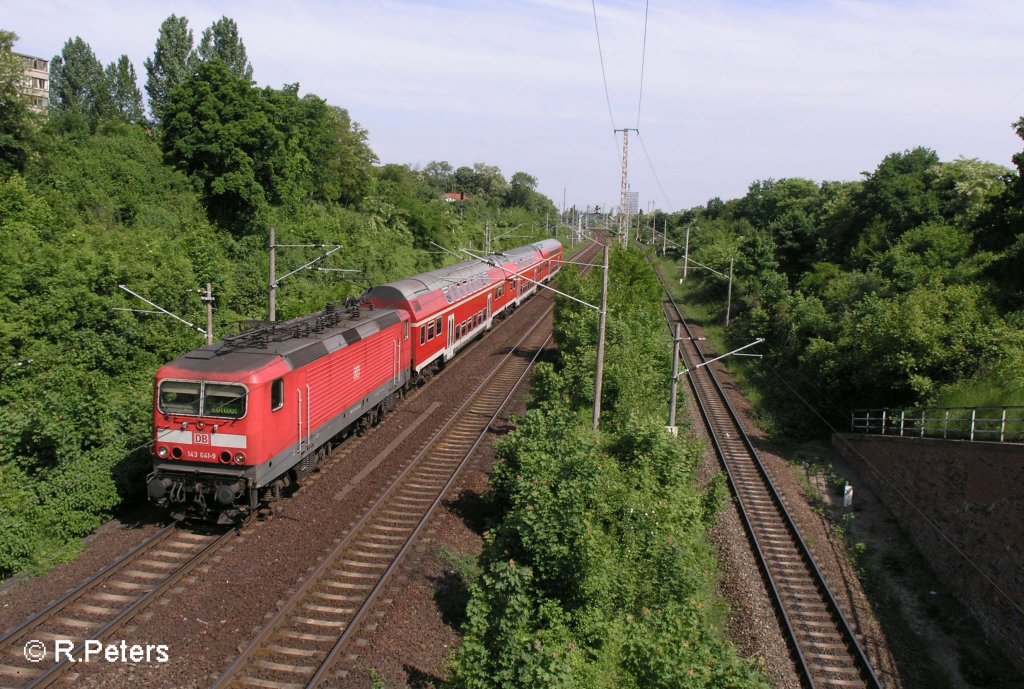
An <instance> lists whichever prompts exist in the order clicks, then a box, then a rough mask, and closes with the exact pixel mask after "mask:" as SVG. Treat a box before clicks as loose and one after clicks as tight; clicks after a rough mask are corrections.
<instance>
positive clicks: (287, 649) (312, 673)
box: [214, 307, 551, 689]
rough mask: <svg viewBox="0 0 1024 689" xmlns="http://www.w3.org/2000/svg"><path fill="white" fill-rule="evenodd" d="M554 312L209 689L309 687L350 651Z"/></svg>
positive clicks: (543, 338) (529, 362) (521, 374)
mask: <svg viewBox="0 0 1024 689" xmlns="http://www.w3.org/2000/svg"><path fill="white" fill-rule="evenodd" d="M550 312H551V308H550V307H549V308H548V309H546V310H545V312H544V315H543V316H542V317H541V318H540V319H538V321H537V322H536V323H535V324H534V325H533V327H532V328H531V329H530V330H529V331H528V332H527V333H526V334H525V335H524V336H523V338H522V339H521V340H520V342H519V344H518V345H516V347H514V348H513V349H512V351H510V352H509V353H508V354H507V355H506V356H505V357H504V358H503V359H502V361H501V362H500V363H499V364H498V365H497V366H496V367H495V368H494V370H493V371H492V373H491V374H490V375H489V376H488V377H487V378H486V379H485V380H484V381H483V382H482V383H480V385H479V386H478V387H477V389H476V390H475V391H474V392H473V393H472V394H470V395H469V396H468V398H467V400H466V402H465V403H463V405H462V407H460V408H459V410H458V411H456V413H455V414H454V415H452V416H451V418H450V419H449V421H448V422H447V423H446V424H445V425H444V426H443V427H441V428H440V429H438V431H437V432H436V433H435V434H434V436H433V438H432V439H431V440H430V441H429V442H428V443H427V444H426V446H425V447H424V448H423V449H422V450H421V451H420V452H419V453H418V455H417V456H416V458H415V459H414V460H413V461H412V462H411V463H410V464H409V465H408V467H407V468H406V469H405V470H404V471H403V472H402V473H401V474H400V475H399V477H398V478H397V479H396V480H395V482H394V483H393V484H392V486H391V487H390V488H389V489H388V490H387V491H386V492H385V493H384V494H383V495H382V496H381V497H380V498H379V499H378V500H377V501H376V503H374V504H373V505H372V506H371V507H370V508H369V509H368V510H367V512H366V513H365V514H364V516H363V517H362V518H361V519H360V520H359V522H358V523H356V524H355V525H354V526H353V527H352V529H350V530H349V532H348V535H347V536H346V537H345V538H344V539H341V540H339V541H338V542H337V543H336V545H335V547H334V548H333V549H332V550H331V552H330V553H328V554H327V555H326V556H325V557H323V558H322V560H321V561H320V564H319V565H318V566H317V567H316V568H315V569H314V570H313V572H312V573H311V574H310V575H309V576H308V577H307V578H306V580H305V582H304V583H303V584H302V585H301V586H300V587H299V588H298V589H297V590H296V591H295V592H294V594H293V595H292V596H291V597H290V598H289V599H288V600H287V601H286V602H285V603H284V605H283V606H281V607H280V609H279V610H278V612H277V613H276V614H275V615H274V617H273V618H272V619H271V620H270V621H269V622H268V623H267V624H266V625H265V626H264V628H263V629H262V630H261V631H260V633H259V634H258V635H257V636H256V637H255V638H254V639H253V640H252V641H251V642H250V643H249V645H248V646H247V647H246V648H245V649H244V650H243V651H242V653H241V654H240V655H239V656H238V657H237V658H236V659H235V661H234V662H233V663H232V664H231V666H230V667H228V669H227V670H226V671H225V672H224V673H223V675H221V677H220V678H219V679H218V680H217V682H216V684H215V685H214V687H215V689H223V688H225V687H282V688H284V689H301V688H302V687H313V686H316V685H317V684H318V683H319V682H320V681H321V680H322V679H325V678H326V676H327V674H328V673H329V672H331V671H332V668H333V667H334V665H335V664H336V661H338V660H339V659H341V658H343V657H346V655H345V654H346V651H347V648H348V644H349V642H350V641H351V640H352V638H353V636H354V633H355V631H356V630H357V629H358V627H359V624H360V622H361V621H362V620H363V618H364V617H365V616H366V615H367V613H368V611H369V610H370V608H371V606H372V605H373V603H374V601H375V600H376V599H377V598H378V597H379V595H380V594H381V592H382V591H383V590H384V589H385V587H386V585H387V583H388V581H389V579H390V578H391V576H392V575H393V574H394V573H395V571H396V570H397V569H398V567H399V565H400V564H401V562H402V560H403V559H404V557H405V556H406V554H407V553H408V552H409V550H410V549H411V547H412V545H413V543H414V542H415V541H416V538H417V536H418V535H419V533H420V532H421V531H422V530H423V528H424V526H425V525H426V523H427V521H428V520H429V519H430V517H431V515H432V514H433V513H434V511H435V510H436V509H437V507H438V506H439V505H440V504H441V501H442V499H443V498H444V496H445V494H446V493H447V491H448V489H449V488H450V487H451V486H452V485H454V483H455V482H456V480H457V479H458V477H459V474H460V472H461V470H462V468H463V467H464V466H466V464H467V463H468V462H469V460H470V458H471V457H472V456H473V454H474V452H475V450H476V448H477V447H478V445H479V444H480V443H481V442H482V440H483V439H484V437H485V436H486V434H487V432H488V430H489V428H490V426H491V424H492V423H493V421H494V420H495V419H496V418H497V417H498V415H499V414H500V412H501V410H502V408H503V407H504V406H505V403H506V402H507V401H508V399H509V398H510V397H511V395H512V393H513V392H514V391H515V389H516V388H517V387H518V385H519V384H520V382H522V380H523V379H524V378H525V376H526V375H527V373H528V372H529V370H530V368H531V367H532V366H533V363H534V361H535V360H536V357H537V356H539V354H540V352H541V351H542V350H543V348H544V346H545V345H546V343H547V342H548V340H549V339H550V335H549V334H548V332H547V329H546V328H542V327H541V325H542V323H545V322H546V321H547V317H548V315H549V314H550ZM527 353H528V354H529V356H526V355H525V354H527ZM348 659H349V660H352V659H354V657H349V658H348Z"/></svg>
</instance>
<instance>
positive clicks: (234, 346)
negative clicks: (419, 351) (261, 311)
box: [170, 306, 402, 374]
mask: <svg viewBox="0 0 1024 689" xmlns="http://www.w3.org/2000/svg"><path fill="white" fill-rule="evenodd" d="M356 309H358V311H357V310H356ZM401 320H402V318H401V316H400V314H399V312H398V311H396V310H395V309H370V310H367V309H359V308H358V307H350V308H347V309H344V308H340V307H335V308H332V307H330V306H328V308H327V309H326V310H324V311H320V312H317V313H315V314H313V315H311V316H304V317H302V318H296V319H294V320H290V321H285V322H283V323H267V324H263V325H261V326H259V327H257V328H255V329H253V330H249V331H247V332H244V333H242V334H240V335H235V336H234V337H230V338H227V339H225V340H223V341H222V342H215V343H214V344H212V345H207V346H205V347H202V348H200V349H197V350H195V351H192V352H189V353H188V354H186V355H184V356H182V357H179V358H178V359H175V360H174V361H172V362H171V363H170V365H171V366H174V367H176V368H181V369H186V370H189V371H194V372H195V373H199V374H202V373H235V372H245V371H257V370H259V369H261V368H263V367H265V366H269V365H270V364H272V363H274V361H276V360H277V358H278V357H281V358H283V359H284V360H285V361H287V362H288V364H289V366H291V368H292V369H293V370H294V369H296V368H299V367H300V366H305V365H306V364H308V363H310V362H313V361H316V360H317V359H319V358H321V357H325V356H327V355H328V354H331V353H333V352H336V351H338V350H339V349H342V348H344V347H348V346H349V345H353V344H355V343H356V342H359V341H360V340H362V339H364V338H367V337H369V336H371V335H373V334H374V333H377V332H380V331H381V330H384V329H386V328H390V327H391V326H393V325H395V324H396V323H398V322H400V321H401Z"/></svg>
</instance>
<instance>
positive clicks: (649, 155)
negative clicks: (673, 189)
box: [636, 113, 676, 213]
mask: <svg viewBox="0 0 1024 689" xmlns="http://www.w3.org/2000/svg"><path fill="white" fill-rule="evenodd" d="M638 116H639V113H638ZM636 138H637V139H639V140H640V148H642V149H644V157H645V158H647V165H648V166H650V168H651V174H652V175H654V181H655V182H657V183H658V189H660V190H661V195H662V197H664V199H665V203H667V204H668V208H669V210H670V211H672V212H673V213H675V212H676V209H675V208H673V207H672V202H671V201H669V198H668V194H666V193H665V187H663V186H661V180H660V179H658V173H657V172H655V170H654V163H652V162H651V154H650V153H648V152H647V144H645V143H644V138H643V137H642V136H640V132H639V131H637V133H636Z"/></svg>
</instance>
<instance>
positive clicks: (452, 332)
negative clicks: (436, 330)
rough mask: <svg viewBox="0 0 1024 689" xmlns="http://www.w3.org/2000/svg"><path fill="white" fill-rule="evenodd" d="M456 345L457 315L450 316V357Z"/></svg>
mask: <svg viewBox="0 0 1024 689" xmlns="http://www.w3.org/2000/svg"><path fill="white" fill-rule="evenodd" d="M454 345H455V314H454V313H452V314H448V356H449V357H450V356H451V355H452V354H454V352H453V351H452V347H453V346H454Z"/></svg>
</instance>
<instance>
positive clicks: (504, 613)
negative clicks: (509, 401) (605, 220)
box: [449, 252, 768, 688]
mask: <svg viewBox="0 0 1024 689" xmlns="http://www.w3.org/2000/svg"><path fill="white" fill-rule="evenodd" d="M613 258H614V260H613V263H612V279H611V285H612V288H611V293H610V296H609V303H610V317H609V327H608V342H607V359H606V361H607V362H608V365H607V369H606V379H605V380H606V387H605V390H606V397H605V405H604V411H603V413H602V420H601V423H602V427H601V428H602V430H601V432H600V433H599V434H595V433H594V432H593V431H592V430H591V404H592V401H593V396H592V392H593V374H594V364H595V359H596V357H595V342H596V330H597V318H596V316H595V315H594V313H593V311H592V310H590V309H587V308H586V307H583V306H580V305H579V304H577V303H575V302H571V301H569V300H559V304H558V313H557V318H556V333H557V339H558V343H559V352H560V364H559V366H558V367H557V370H556V368H555V367H553V366H551V365H547V364H544V365H541V366H540V367H539V368H538V371H537V373H536V377H535V383H534V399H533V404H532V405H531V409H530V411H529V412H528V413H527V414H526V416H525V418H523V419H522V420H521V421H520V423H519V424H518V427H517V429H516V430H515V431H514V432H513V433H512V434H511V435H510V436H509V437H508V438H507V439H506V440H505V441H504V442H503V443H502V444H501V446H500V448H499V455H500V457H501V461H500V462H499V463H497V464H496V465H495V468H494V471H493V474H492V479H491V482H492V487H493V494H492V500H493V502H494V504H495V507H496V509H497V511H498V513H499V514H500V522H499V524H498V526H496V527H495V528H494V529H493V530H492V531H491V532H489V534H488V535H487V538H486V550H485V553H484V555H483V568H484V574H483V575H482V577H481V578H480V580H479V582H478V583H477V584H476V585H475V586H474V588H473V592H472V598H471V600H470V603H469V606H468V611H467V612H468V615H467V617H468V619H467V622H466V625H465V627H464V629H463V631H464V637H465V638H464V641H463V643H462V645H461V646H460V648H459V650H458V651H457V653H456V655H455V656H454V659H453V661H452V664H451V670H452V672H451V675H452V678H451V680H450V682H449V685H450V686H453V687H474V688H483V687H559V686H561V687H577V686H579V687H598V686H603V687H645V688H647V687H680V686H687V687H720V686H728V687H766V686H768V685H767V683H766V682H765V680H764V679H763V677H762V676H761V675H760V674H759V673H758V672H757V671H756V670H755V669H754V668H753V667H752V666H751V665H750V664H749V663H747V662H746V661H743V660H741V659H740V658H739V657H738V656H737V655H736V652H735V649H733V648H732V647H731V646H730V645H729V644H728V643H726V642H725V641H723V637H722V620H723V618H724V610H723V607H722V604H721V603H720V602H719V600H718V599H717V598H716V595H715V578H714V577H715V575H714V572H715V562H714V557H713V554H712V552H711V550H710V546H709V544H708V541H707V539H706V531H707V529H708V527H709V526H710V525H711V523H712V522H713V519H714V514H715V511H716V508H717V505H718V503H719V500H720V497H721V493H720V491H721V487H720V486H719V485H718V484H716V485H715V487H713V488H712V489H711V490H710V491H707V492H702V491H700V490H698V489H697V488H696V487H695V485H694V478H695V474H696V469H697V465H698V463H699V458H700V446H699V445H698V444H697V443H695V442H693V441H690V440H679V439H676V438H673V437H671V436H669V435H668V434H667V433H666V432H665V416H666V410H667V393H668V384H667V383H668V378H669V359H670V342H669V339H668V338H667V337H666V334H667V331H666V328H665V323H664V318H663V316H662V315H661V313H660V303H661V299H660V290H659V287H658V283H657V280H656V279H655V278H654V276H653V274H652V273H651V271H650V269H649V268H647V266H646V264H645V263H644V262H643V259H642V258H641V257H640V256H639V255H638V254H637V253H635V252H622V253H619V252H616V253H615V254H614V255H613ZM564 275H565V277H564V279H563V280H561V283H560V284H561V286H562V288H564V289H567V290H569V292H570V293H572V294H573V295H574V296H577V297H579V298H581V299H584V300H588V301H592V302H593V301H596V300H597V299H598V298H599V289H600V275H599V274H598V273H597V272H596V271H595V273H594V274H593V275H592V276H591V277H589V278H587V279H580V278H579V277H578V275H576V274H575V271H573V270H572V269H566V271H565V273H564Z"/></svg>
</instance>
